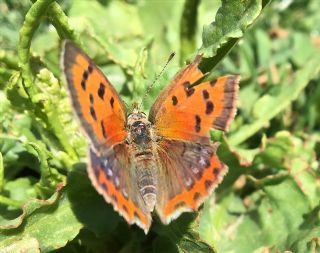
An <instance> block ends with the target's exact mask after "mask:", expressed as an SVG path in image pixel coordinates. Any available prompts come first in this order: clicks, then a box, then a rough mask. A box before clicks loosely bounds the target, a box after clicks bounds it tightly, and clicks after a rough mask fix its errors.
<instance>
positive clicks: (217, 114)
mask: <svg viewBox="0 0 320 253" xmlns="http://www.w3.org/2000/svg"><path fill="white" fill-rule="evenodd" d="M200 60H201V57H200V56H198V57H197V58H196V59H195V60H194V62H192V63H191V64H190V65H188V66H187V67H186V68H185V69H184V70H182V71H181V72H180V73H179V74H178V75H177V76H176V78H175V79H174V80H173V81H172V82H171V84H170V85H169V86H168V87H167V88H166V89H165V90H164V91H163V92H162V93H161V94H160V96H159V97H158V98H157V100H156V102H155V103H154V105H153V106H152V108H151V110H150V115H149V120H150V121H151V122H152V123H154V125H155V127H156V130H157V131H158V134H159V135H160V136H163V137H166V138H170V139H179V140H191V141H202V137H204V136H206V135H207V133H208V131H209V129H210V128H211V127H213V128H216V129H219V130H223V131H225V130H227V129H228V127H229V125H230V123H231V121H232V119H233V118H234V115H235V113H236V101H237V96H238V82H239V76H223V77H220V78H218V79H217V80H212V81H210V82H205V83H202V84H199V85H197V86H194V87H192V86H191V84H192V83H194V82H196V81H197V80H199V79H200V78H201V77H203V74H202V73H201V71H200V70H199V69H198V64H199V62H200Z"/></svg>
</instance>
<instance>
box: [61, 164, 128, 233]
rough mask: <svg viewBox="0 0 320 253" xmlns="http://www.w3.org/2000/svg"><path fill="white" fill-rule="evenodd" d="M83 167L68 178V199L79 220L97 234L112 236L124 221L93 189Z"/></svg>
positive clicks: (81, 165)
mask: <svg viewBox="0 0 320 253" xmlns="http://www.w3.org/2000/svg"><path fill="white" fill-rule="evenodd" d="M83 165H84V164H78V165H77V166H76V167H75V169H74V170H73V171H72V172H71V173H70V174H69V176H68V183H67V184H68V199H69V200H70V203H71V207H72V210H73V212H74V213H75V215H76V216H77V219H78V220H79V221H80V222H81V223H82V224H84V225H85V227H86V228H88V229H89V230H91V231H92V232H94V233H95V234H97V235H103V234H110V233H111V232H112V231H114V230H115V228H116V227H117V225H118V223H119V222H120V220H122V222H123V219H122V218H121V217H120V216H119V214H118V213H117V212H115V211H114V210H113V207H112V206H111V204H108V203H107V202H106V201H105V200H104V198H103V197H102V196H101V195H100V194H98V192H97V191H96V190H95V189H94V188H93V187H92V184H91V182H90V180H89V178H88V175H87V173H86V172H85V170H84V168H85V166H83ZM79 192H81V194H79Z"/></svg>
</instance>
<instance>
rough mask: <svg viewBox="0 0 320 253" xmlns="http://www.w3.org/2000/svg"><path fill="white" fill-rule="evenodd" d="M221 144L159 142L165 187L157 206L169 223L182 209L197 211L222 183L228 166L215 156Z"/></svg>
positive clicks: (162, 182) (161, 183)
mask: <svg viewBox="0 0 320 253" xmlns="http://www.w3.org/2000/svg"><path fill="white" fill-rule="evenodd" d="M218 145H219V143H214V144H199V143H192V142H183V141H175V140H165V141H162V142H161V143H160V145H159V157H160V160H161V162H160V166H161V167H162V169H161V172H162V173H161V174H160V177H159V184H160V185H162V186H163V187H164V190H162V191H161V192H160V195H159V196H158V204H157V206H156V209H157V212H158V213H159V216H160V218H161V220H162V222H164V223H166V224H167V223H169V222H170V221H171V220H172V219H175V218H177V217H178V216H179V215H180V214H181V213H183V212H188V211H195V210H197V209H198V208H199V206H200V205H201V204H202V203H203V201H204V200H205V198H206V197H208V196H209V195H210V193H211V192H212V191H213V189H214V188H215V187H217V185H218V184H219V183H220V182H221V180H222V178H223V176H224V175H225V174H226V172H227V170H228V168H227V166H226V165H224V164H223V163H222V162H221V161H220V160H219V159H218V157H217V155H216V149H217V148H218Z"/></svg>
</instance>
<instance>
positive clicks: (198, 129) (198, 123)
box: [195, 115, 201, 133]
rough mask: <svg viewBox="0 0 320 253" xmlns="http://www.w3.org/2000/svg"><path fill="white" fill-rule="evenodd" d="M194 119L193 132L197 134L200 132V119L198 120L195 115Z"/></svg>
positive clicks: (198, 117)
mask: <svg viewBox="0 0 320 253" xmlns="http://www.w3.org/2000/svg"><path fill="white" fill-rule="evenodd" d="M195 119H196V125H195V130H196V132H197V133H199V132H200V130H201V118H200V116H199V115H196V116H195Z"/></svg>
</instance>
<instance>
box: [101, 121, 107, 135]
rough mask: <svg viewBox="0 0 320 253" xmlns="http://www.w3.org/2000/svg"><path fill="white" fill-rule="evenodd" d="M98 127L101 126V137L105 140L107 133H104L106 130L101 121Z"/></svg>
mask: <svg viewBox="0 0 320 253" xmlns="http://www.w3.org/2000/svg"><path fill="white" fill-rule="evenodd" d="M100 125H101V131H102V135H103V137H104V138H105V139H107V132H106V129H105V127H104V124H103V121H102V120H101V122H100Z"/></svg>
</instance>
